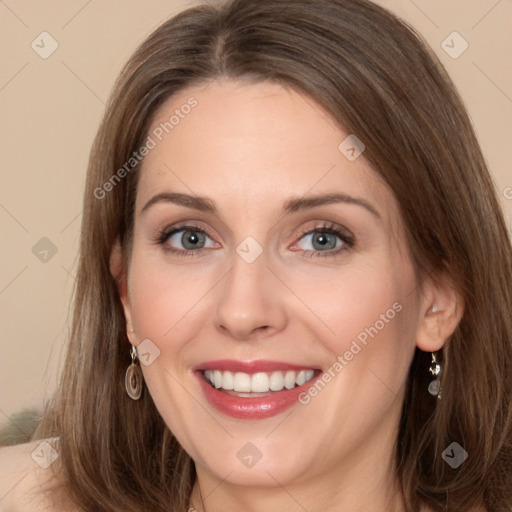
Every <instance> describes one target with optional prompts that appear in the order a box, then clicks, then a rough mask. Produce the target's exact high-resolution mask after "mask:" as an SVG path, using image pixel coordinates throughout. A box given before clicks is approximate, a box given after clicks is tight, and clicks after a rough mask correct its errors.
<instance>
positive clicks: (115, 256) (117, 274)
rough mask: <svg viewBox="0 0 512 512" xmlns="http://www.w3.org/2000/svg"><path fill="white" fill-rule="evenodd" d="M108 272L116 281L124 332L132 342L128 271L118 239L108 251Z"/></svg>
mask: <svg viewBox="0 0 512 512" xmlns="http://www.w3.org/2000/svg"><path fill="white" fill-rule="evenodd" d="M110 273H111V274H112V276H113V277H114V279H115V280H116V283H117V289H118V291H119V297H120V299H121V303H122V305H123V311H124V317H125V319H126V333H127V334H128V339H129V340H130V342H131V343H132V345H133V344H134V339H133V338H134V332H133V331H134V329H133V323H132V311H131V306H130V299H129V297H128V271H127V269H126V266H125V264H124V262H123V250H122V247H121V244H120V242H119V240H116V242H115V243H114V245H113V247H112V251H111V253H110Z"/></svg>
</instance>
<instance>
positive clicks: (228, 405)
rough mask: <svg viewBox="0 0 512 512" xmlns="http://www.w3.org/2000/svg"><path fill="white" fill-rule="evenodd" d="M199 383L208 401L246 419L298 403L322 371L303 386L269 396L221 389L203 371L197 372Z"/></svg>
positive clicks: (261, 417)
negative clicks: (227, 391)
mask: <svg viewBox="0 0 512 512" xmlns="http://www.w3.org/2000/svg"><path fill="white" fill-rule="evenodd" d="M196 375H197V377H198V378H199V383H200V386H201V389H202V390H203V393H204V394H205V396H206V399H207V400H208V402H210V404H211V405H213V407H215V408H216V409H217V410H218V411H220V412H221V413H223V414H227V415H228V416H231V417H233V418H238V419H244V420H262V419H265V418H271V417H272V416H276V415H277V414H280V413H281V412H283V411H285V410H287V409H289V408H290V407H292V406H293V405H294V404H296V403H298V396H299V395H300V394H301V393H302V392H303V391H305V390H306V389H308V388H309V387H311V386H312V385H313V383H314V382H315V381H316V380H317V379H318V378H319V377H320V375H321V372H318V375H315V376H314V377H313V378H312V379H311V380H310V381H308V382H306V383H305V384H303V385H302V386H297V387H295V388H293V389H284V390H283V391H273V392H271V394H269V395H267V396H258V397H254V398H250V397H238V396H234V395H229V394H228V393H224V392H222V391H219V390H218V389H216V388H214V387H212V386H211V385H210V384H209V383H208V382H206V380H205V378H204V375H203V372H202V371H200V372H196Z"/></svg>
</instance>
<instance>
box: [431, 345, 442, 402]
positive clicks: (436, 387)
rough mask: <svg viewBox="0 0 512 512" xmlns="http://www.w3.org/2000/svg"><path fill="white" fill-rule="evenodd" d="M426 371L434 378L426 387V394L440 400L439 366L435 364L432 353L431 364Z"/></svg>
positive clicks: (434, 357)
mask: <svg viewBox="0 0 512 512" xmlns="http://www.w3.org/2000/svg"><path fill="white" fill-rule="evenodd" d="M428 371H429V372H430V373H431V374H432V375H433V376H434V380H433V381H431V382H430V384H429V385H428V392H429V393H430V394H431V395H432V396H437V398H438V399H439V400H441V381H440V379H439V374H440V373H441V365H440V364H439V363H438V362H437V360H436V355H435V354H434V352H432V363H431V364H430V367H429V369H428Z"/></svg>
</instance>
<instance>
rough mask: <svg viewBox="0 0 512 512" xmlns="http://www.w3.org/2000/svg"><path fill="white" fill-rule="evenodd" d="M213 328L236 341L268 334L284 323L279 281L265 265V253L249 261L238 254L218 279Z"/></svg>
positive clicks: (283, 304) (284, 312)
mask: <svg viewBox="0 0 512 512" xmlns="http://www.w3.org/2000/svg"><path fill="white" fill-rule="evenodd" d="M219 285H220V286H219V287H218V290H217V293H218V294H219V296H218V300H217V307H216V312H215V314H216V319H215V323H216V328H217V329H218V330H219V331H221V332H222V333H223V334H224V335H227V336H230V337H231V338H233V339H236V340H239V341H249V340H254V339H260V338H266V337H270V336H272V335H274V334H276V333H278V332H280V331H281V330H283V329H284V327H285V325H286V323H287V315H286V308H285V303H284V302H285V297H284V290H283V289H282V285H281V286H280V283H279V281H278V280H277V279H276V277H275V276H274V274H273V273H272V272H271V271H270V270H269V268H268V267H267V260H266V257H265V253H263V254H261V255H260V256H259V257H258V258H257V259H256V260H255V261H253V262H252V263H247V262H246V261H245V260H244V259H243V258H242V257H240V256H239V255H238V254H236V253H235V254H234V255H233V265H232V267H231V270H230V271H229V272H228V274H227V275H226V278H225V279H223V280H222V282H221V283H219Z"/></svg>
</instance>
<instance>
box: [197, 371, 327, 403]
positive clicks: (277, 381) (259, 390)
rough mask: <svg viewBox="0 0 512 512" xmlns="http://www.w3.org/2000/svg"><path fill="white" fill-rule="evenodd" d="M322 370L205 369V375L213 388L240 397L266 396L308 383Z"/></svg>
mask: <svg viewBox="0 0 512 512" xmlns="http://www.w3.org/2000/svg"><path fill="white" fill-rule="evenodd" d="M319 371H320V370H313V369H308V370H299V371H295V370H282V371H280V370H278V371H273V372H258V373H245V372H230V371H221V370H205V371H203V372H202V373H203V377H204V379H205V380H206V382H208V383H209V384H210V385H211V386H212V387H213V388H215V389H217V390H218V391H221V392H225V393H227V394H229V395H234V396H238V397H242V398H243V397H247V398H249V397H257V396H265V395H268V394H269V393H271V392H279V391H283V390H290V389H294V388H296V387H299V386H302V385H304V384H307V383H308V382H309V381H310V380H311V379H313V377H314V376H315V374H317V373H318V372H319Z"/></svg>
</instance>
